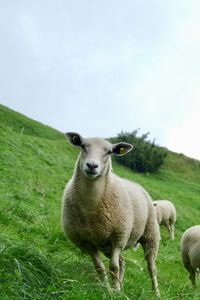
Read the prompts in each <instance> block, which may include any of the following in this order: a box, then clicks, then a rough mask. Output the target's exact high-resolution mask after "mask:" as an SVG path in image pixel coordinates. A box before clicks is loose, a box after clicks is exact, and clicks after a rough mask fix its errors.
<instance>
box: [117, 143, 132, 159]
mask: <svg viewBox="0 0 200 300" xmlns="http://www.w3.org/2000/svg"><path fill="white" fill-rule="evenodd" d="M132 149H133V146H132V145H131V144H128V143H118V144H114V145H113V147H112V154H114V155H118V156H122V155H124V154H127V153H128V152H130V151H131V150H132Z"/></svg>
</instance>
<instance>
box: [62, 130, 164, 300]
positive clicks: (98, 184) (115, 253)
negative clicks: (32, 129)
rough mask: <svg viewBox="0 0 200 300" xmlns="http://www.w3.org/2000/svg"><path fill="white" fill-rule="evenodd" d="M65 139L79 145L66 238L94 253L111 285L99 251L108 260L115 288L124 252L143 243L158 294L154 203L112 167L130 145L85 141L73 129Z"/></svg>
mask: <svg viewBox="0 0 200 300" xmlns="http://www.w3.org/2000/svg"><path fill="white" fill-rule="evenodd" d="M66 137H67V139H68V140H69V142H70V143H71V144H72V145H74V146H79V147H80V148H81V151H80V154H79V157H78V160H77V162H76V165H75V169H74V174H73V176H72V178H71V180H70V181H69V183H68V184H67V186H66V189H65V192H64V196H63V209H62V221H63V228H64V232H65V235H66V237H68V238H69V239H70V240H71V241H72V242H73V243H74V244H75V245H76V246H78V247H79V248H80V249H81V250H82V251H83V252H86V253H87V254H89V255H90V256H91V258H92V261H93V263H94V266H95V268H96V270H97V272H98V273H99V274H101V275H102V276H101V277H102V279H103V280H104V282H105V283H106V284H107V285H108V281H107V275H106V270H105V266H104V264H103V262H102V260H101V258H100V255H99V252H103V253H104V255H105V256H107V257H108V258H109V259H110V273H111V276H112V280H113V284H114V289H115V290H117V291H120V288H121V284H122V280H123V276H124V264H125V263H124V259H123V257H122V256H121V252H122V250H125V249H128V248H130V247H132V246H133V245H135V244H136V242H140V243H141V245H142V246H143V249H144V253H145V257H146V260H147V264H148V270H149V273H150V276H151V280H152V286H153V289H154V290H155V291H156V293H157V295H159V288H158V283H157V271H156V265H155V258H156V255H157V251H158V247H159V240H160V235H159V226H158V223H157V220H156V215H155V210H154V207H153V203H152V201H151V198H150V196H149V195H148V193H147V192H146V191H145V190H144V189H143V188H142V187H141V186H140V185H138V184H136V183H133V182H130V181H128V180H124V179H121V178H119V177H118V176H116V175H115V174H113V173H112V171H111V158H110V156H111V154H113V155H123V154H126V153H128V152H129V151H130V150H131V149H132V145H130V144H127V143H118V144H114V145H113V144H111V143H109V142H107V141H106V140H104V139H101V138H90V139H85V138H82V137H81V136H80V135H79V134H77V133H72V132H69V133H66Z"/></svg>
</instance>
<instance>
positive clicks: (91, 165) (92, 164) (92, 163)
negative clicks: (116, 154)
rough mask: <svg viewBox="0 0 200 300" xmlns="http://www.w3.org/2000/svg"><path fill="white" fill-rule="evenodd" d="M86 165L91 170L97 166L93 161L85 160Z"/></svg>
mask: <svg viewBox="0 0 200 300" xmlns="http://www.w3.org/2000/svg"><path fill="white" fill-rule="evenodd" d="M86 165H87V167H88V169H90V170H91V171H94V170H95V169H96V168H98V165H97V164H96V163H95V162H87V163H86Z"/></svg>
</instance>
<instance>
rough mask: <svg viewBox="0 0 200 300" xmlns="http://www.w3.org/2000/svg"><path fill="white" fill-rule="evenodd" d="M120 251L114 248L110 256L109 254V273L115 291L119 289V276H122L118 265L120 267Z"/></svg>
mask: <svg viewBox="0 0 200 300" xmlns="http://www.w3.org/2000/svg"><path fill="white" fill-rule="evenodd" d="M120 252H121V250H120V249H119V248H114V249H113V250H112V253H111V256H110V273H111V276H112V281H113V286H114V289H115V290H116V291H120V290H121V287H120V279H121V278H120V277H123V274H122V273H121V274H120V267H122V261H121V262H119V261H120V257H119V255H120Z"/></svg>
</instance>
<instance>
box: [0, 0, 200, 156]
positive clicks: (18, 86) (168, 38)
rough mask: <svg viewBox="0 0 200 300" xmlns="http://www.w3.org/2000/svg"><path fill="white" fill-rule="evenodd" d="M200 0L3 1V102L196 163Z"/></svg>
mask: <svg viewBox="0 0 200 300" xmlns="http://www.w3.org/2000/svg"><path fill="white" fill-rule="evenodd" d="M199 16H200V1H199V0H190V1H189V0H187V1H186V0H176V1H174V0H162V1H160V0H151V1H149V0H140V1H139V0H137V1H135V0H123V1H122V0H115V1H114V0H101V1H97V0H85V1H82V0H73V1H68V0H56V1H55V0H54V1H51V0H43V1H39V0H34V1H33V0H32V1H31V0H29V1H27V0H25V1H21V0H18V1H15V0H0V103H1V104H4V105H6V106H8V107H10V108H12V109H14V110H16V111H19V112H21V113H23V114H25V115H27V116H29V117H31V118H33V119H35V120H38V121H40V122H42V123H44V124H47V125H50V126H52V127H54V128H57V129H58V130H60V131H63V132H66V131H76V132H79V133H80V134H81V135H82V136H85V137H92V136H101V137H110V136H116V134H118V133H120V132H121V131H122V130H123V131H129V132H130V131H133V130H135V129H137V128H139V134H143V133H146V132H150V138H151V139H154V138H155V139H156V143H157V144H158V145H160V146H165V147H167V148H168V149H170V150H172V151H175V152H178V153H184V154H185V155H187V156H190V157H193V158H196V159H199V160H200V134H199V130H200V17H199Z"/></svg>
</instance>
